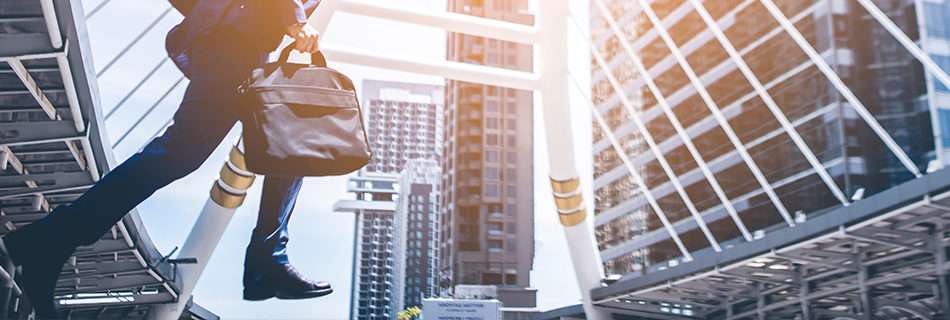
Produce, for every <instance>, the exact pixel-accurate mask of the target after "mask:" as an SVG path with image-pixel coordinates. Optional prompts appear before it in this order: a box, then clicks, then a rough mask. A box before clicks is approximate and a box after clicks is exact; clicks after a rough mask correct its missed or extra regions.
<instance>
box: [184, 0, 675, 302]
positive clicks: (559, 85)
mask: <svg viewBox="0 0 950 320" xmlns="http://www.w3.org/2000/svg"><path fill="white" fill-rule="evenodd" d="M338 10H342V11H346V12H348V13H351V14H357V15H362V16H368V17H374V18H382V19H389V20H395V21H398V22H402V23H410V24H416V25H422V26H429V27H435V28H440V29H443V30H446V31H449V32H459V33H465V34H471V35H475V36H482V37H488V38H495V39H501V40H508V41H513V42H518V43H523V44H531V45H534V46H535V50H534V52H535V59H534V61H535V63H536V66H535V72H534V73H532V72H522V71H514V70H509V69H503V68H496V67H487V66H479V65H472V64H465V63H460V62H453V61H445V60H441V61H420V60H419V59H417V58H414V57H396V56H391V55H381V54H377V53H374V52H368V51H365V50H358V49H353V48H342V47H336V46H333V45H326V44H322V45H321V47H322V48H321V49H322V51H324V53H325V54H326V55H327V57H328V58H329V59H330V60H334V62H340V63H350V64H357V65H363V66H369V67H377V68H385V69H390V70H398V71H405V72H411V73H416V74H425V75H432V76H439V77H444V78H447V79H451V80H459V81H468V82H473V83H480V84H485V85H492V86H502V87H509V88H514V89H522V90H531V91H538V92H539V93H540V97H541V99H542V101H543V103H544V108H543V110H544V111H543V114H544V120H545V121H544V122H545V123H544V124H545V127H546V131H547V134H546V137H547V141H548V143H547V145H548V148H549V152H548V153H549V155H550V158H549V161H550V165H551V174H550V177H551V179H552V180H555V181H568V180H573V179H577V178H578V173H577V170H576V167H575V165H576V163H575V161H574V145H573V138H574V137H573V132H572V129H571V121H570V120H571V115H570V114H571V113H570V106H569V101H570V99H569V98H570V96H569V90H568V89H569V87H568V76H569V72H568V64H567V62H568V51H569V50H568V49H569V47H568V43H567V42H568V41H567V39H566V37H565V34H566V32H567V31H568V30H567V29H568V28H567V23H568V18H569V16H570V15H569V7H568V0H552V1H541V2H539V6H538V11H539V13H540V19H538V23H537V26H524V25H519V24H514V23H507V22H500V21H497V20H493V19H486V18H478V17H472V16H467V15H462V14H454V13H447V12H432V11H420V10H407V9H403V8H399V7H396V6H393V5H389V4H385V3H384V2H375V3H370V2H360V1H353V0H324V1H323V2H322V3H321V5H320V9H319V10H317V12H316V13H315V14H314V15H313V16H311V17H310V20H309V23H310V24H311V25H313V26H314V27H316V28H317V30H319V31H320V32H326V30H327V27H328V25H329V22H330V20H331V19H332V16H333V14H334V13H335V12H336V11H338ZM644 190H646V189H645V188H644ZM227 220H229V219H218V220H216V221H208V223H207V224H208V225H203V224H202V223H199V224H198V225H196V226H195V228H201V229H209V228H210V229H216V228H220V229H222V230H223V226H226V225H227ZM591 222H592V219H591V217H590V216H589V215H587V214H586V212H585V213H584V220H583V221H582V223H579V224H576V225H571V226H567V225H565V226H564V232H565V235H566V238H567V240H568V249H569V251H570V252H569V254H570V257H571V261H572V264H573V266H574V271H575V275H576V277H577V281H578V284H579V287H580V289H581V297H582V303H583V305H584V309H585V314H586V315H587V318H588V319H592V320H601V319H607V318H608V317H609V315H608V314H606V313H605V312H603V311H602V310H598V309H595V308H594V307H593V303H592V301H591V297H590V291H591V290H592V289H594V288H597V287H599V286H601V280H602V279H603V277H604V276H603V269H602V265H601V261H600V255H599V254H598V251H597V244H596V239H595V237H594V232H593V226H592V223H591ZM667 224H668V223H667ZM196 230H197V229H196ZM673 236H674V237H676V235H675V233H674V234H673ZM679 246H680V248H681V250H682V251H683V252H684V255H685V257H686V258H687V259H690V260H691V259H692V258H691V256H690V255H689V252H687V251H686V250H685V247H684V246H683V244H682V243H679ZM210 250H213V248H212V249H210ZM183 251H184V250H183ZM210 254H211V252H210V251H209V252H202V253H201V255H202V256H209V255H210ZM199 273H200V271H199ZM191 276H194V277H197V276H196V275H194V274H192V275H191ZM196 280H197V279H193V280H192V281H196ZM185 290H188V291H190V290H189V289H188V288H185ZM187 294H190V292H186V291H183V292H182V294H181V296H182V297H185V296H187Z"/></svg>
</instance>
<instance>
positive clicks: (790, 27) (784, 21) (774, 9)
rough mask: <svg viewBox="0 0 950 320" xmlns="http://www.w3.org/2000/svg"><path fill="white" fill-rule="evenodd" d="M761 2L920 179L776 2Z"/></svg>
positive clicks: (908, 158)
mask: <svg viewBox="0 0 950 320" xmlns="http://www.w3.org/2000/svg"><path fill="white" fill-rule="evenodd" d="M760 2H761V3H762V5H763V6H765V9H766V10H768V11H769V14H771V15H772V17H773V18H775V20H776V21H778V23H779V24H780V25H781V26H782V29H784V30H785V33H786V34H788V35H789V36H790V37H791V38H792V40H794V41H795V44H797V45H798V47H799V48H801V49H802V51H804V52H805V54H806V55H808V57H809V58H810V59H811V60H812V61H813V62H814V63H815V66H816V67H818V69H819V70H820V71H821V73H823V74H824V75H825V77H826V78H828V81H831V84H832V85H834V86H835V88H836V89H837V90H838V93H840V94H841V95H842V96H844V98H845V100H847V101H848V103H849V104H850V105H851V107H852V108H854V110H855V111H856V112H857V113H858V115H859V116H861V118H862V119H864V122H865V123H867V125H868V126H869V127H871V130H873V131H874V133H875V134H877V136H878V138H880V139H881V141H883V142H884V144H885V145H887V148H888V149H890V150H891V152H892V153H893V154H894V156H896V157H897V159H898V160H900V162H901V163H902V164H903V165H904V167H905V168H906V169H907V170H908V171H910V172H911V173H912V174H913V175H914V176H916V177H920V176H921V173H920V169H919V168H917V165H916V164H914V161H912V160H911V159H910V157H908V156H907V153H905V152H904V150H903V149H901V147H900V146H899V145H897V142H895V141H894V138H893V137H891V135H890V134H889V133H887V130H884V127H882V126H881V124H880V123H879V122H878V121H877V119H875V118H874V115H873V114H871V112H870V111H868V109H867V107H865V106H864V103H862V102H861V100H860V99H858V97H857V96H855V95H854V92H852V91H851V89H850V88H848V86H847V85H846V84H845V83H844V81H841V78H840V77H838V74H837V73H835V71H834V70H833V69H831V66H829V65H828V63H827V62H826V61H825V60H824V59H823V58H822V57H821V54H819V53H818V51H816V50H815V48H814V47H812V46H811V43H809V42H808V40H807V39H805V36H803V35H802V33H801V32H800V31H799V30H798V29H797V28H796V27H795V25H794V24H792V22H791V21H789V20H788V17H786V16H785V14H784V13H782V10H781V9H779V7H778V6H776V5H775V3H774V2H772V0H760Z"/></svg>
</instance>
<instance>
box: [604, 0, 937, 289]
mask: <svg viewBox="0 0 950 320" xmlns="http://www.w3.org/2000/svg"><path fill="white" fill-rule="evenodd" d="M605 2H606V3H607V4H608V6H609V7H610V11H611V14H612V16H613V18H614V19H616V20H617V22H618V24H619V25H620V27H621V29H622V30H623V31H624V37H625V38H626V39H625V40H627V41H629V43H631V44H632V46H633V48H634V50H635V53H636V58H637V59H639V60H640V61H642V63H643V64H644V65H645V67H646V69H647V70H648V73H649V77H650V78H651V79H653V80H654V81H655V83H656V85H657V87H658V88H659V91H660V93H661V94H662V96H663V98H665V100H666V101H667V102H669V105H670V107H671V109H672V112H673V114H674V115H675V120H676V121H679V122H680V123H681V124H682V126H683V127H684V128H685V131H686V133H687V135H688V137H689V139H690V140H691V142H692V143H693V144H694V145H695V146H696V149H697V150H698V152H699V155H700V157H701V160H702V161H703V162H705V163H706V164H708V168H709V170H710V171H711V172H712V178H713V179H710V178H709V177H707V176H706V175H704V174H703V172H702V170H701V168H700V165H699V161H697V160H696V159H694V158H693V156H692V155H691V153H690V152H689V150H688V148H687V147H686V145H685V142H684V140H682V139H681V138H680V137H679V136H678V135H677V132H676V131H675V130H674V125H673V119H671V118H670V117H668V116H667V115H666V114H665V113H664V112H663V111H662V109H661V107H660V106H659V104H658V99H657V98H656V97H655V96H654V95H653V93H652V92H651V91H650V90H648V87H647V86H646V84H645V81H644V80H645V77H643V76H642V75H641V74H639V73H638V72H637V71H636V68H635V67H634V62H633V60H631V57H630V55H628V54H627V53H626V51H625V50H624V49H623V47H622V45H621V43H620V39H618V38H617V37H615V36H614V34H613V32H612V31H611V29H610V27H609V26H608V24H607V23H606V20H605V19H604V17H603V16H602V15H600V11H599V10H598V9H597V8H596V7H595V6H593V5H592V7H591V35H592V37H591V38H592V42H593V45H594V46H595V47H596V49H597V50H599V51H598V52H599V53H600V54H601V55H603V56H604V57H605V60H606V63H607V66H608V70H607V71H606V72H610V74H612V75H613V76H614V77H616V78H617V79H618V81H619V82H620V83H621V85H622V89H623V90H622V91H623V92H620V93H619V94H625V95H626V96H627V97H628V98H629V99H630V101H631V102H632V108H630V109H632V111H633V112H630V111H631V110H627V109H628V108H626V107H625V106H623V105H622V103H621V100H620V99H619V97H618V95H617V94H618V92H617V91H615V90H614V88H613V87H612V85H611V84H610V83H609V81H608V80H607V78H606V77H605V75H606V73H605V71H604V70H603V69H602V68H601V67H600V64H598V63H596V62H592V70H593V71H592V80H593V84H592V85H593V88H592V91H593V94H594V97H593V100H594V103H595V107H596V109H597V112H599V113H600V114H602V115H603V116H604V118H605V120H606V122H607V125H608V126H609V129H610V130H611V131H612V132H613V133H614V135H615V136H616V137H617V138H618V139H619V140H620V143H621V144H622V148H624V152H625V153H626V154H627V156H629V158H630V159H631V162H632V166H633V169H634V170H636V172H637V173H639V174H640V175H641V176H643V178H644V179H645V180H646V184H647V187H648V189H649V193H650V194H652V195H653V196H655V198H656V199H657V201H658V204H659V207H660V209H661V211H662V212H656V211H655V210H654V209H653V208H651V206H649V205H648V202H647V199H646V198H645V192H646V191H647V190H640V189H639V188H638V187H637V185H636V184H635V180H634V179H633V177H632V175H631V174H630V173H629V172H628V169H627V168H626V167H625V165H624V164H623V163H622V162H621V159H620V158H619V157H618V156H617V154H616V153H615V151H614V149H613V148H612V146H611V144H610V142H609V141H608V139H607V138H606V136H605V135H604V131H603V130H602V129H601V128H600V127H599V125H598V124H597V123H594V136H593V140H594V143H595V144H594V148H593V156H594V192H595V205H596V208H595V228H596V238H597V242H598V246H599V249H600V251H601V256H602V257H603V261H604V267H605V270H606V271H607V272H608V273H611V274H629V273H641V274H644V273H649V272H650V270H656V269H664V268H669V267H672V266H675V265H677V264H680V263H682V262H684V259H683V257H682V255H681V252H680V250H678V248H677V246H676V244H675V241H674V239H672V238H671V236H670V235H669V233H668V232H667V231H666V230H664V227H663V224H662V222H661V221H660V220H659V219H658V214H665V215H666V216H667V217H668V218H669V221H670V223H671V224H672V226H671V227H672V228H674V229H675V230H676V231H677V233H678V234H679V237H680V238H681V239H682V242H683V244H684V245H685V247H686V249H687V250H688V251H690V252H693V251H697V250H701V249H704V248H709V247H710V245H711V244H710V241H709V240H708V239H707V236H705V235H704V233H703V232H702V230H701V228H700V226H699V223H697V221H696V219H694V218H693V216H692V214H691V212H690V211H691V210H692V209H691V208H690V206H692V207H694V208H695V211H696V212H697V213H698V214H699V216H700V217H702V220H703V221H705V223H706V224H707V225H708V229H709V230H710V231H711V232H710V233H711V235H712V236H713V237H714V238H715V240H716V241H717V242H719V243H720V244H721V245H722V246H723V247H728V246H729V245H730V243H734V242H736V241H743V240H742V231H741V230H740V227H739V226H738V225H737V223H736V219H735V218H731V217H730V215H729V212H728V210H727V208H726V204H724V203H723V201H720V198H719V197H717V195H716V192H715V190H714V186H713V183H717V184H718V185H720V186H721V188H722V191H723V192H724V194H725V196H726V198H728V199H729V203H731V205H732V206H733V207H734V209H735V212H736V213H737V216H738V218H739V220H741V222H742V223H743V224H744V226H745V227H746V228H747V229H748V230H749V232H750V233H751V234H752V236H753V237H760V236H761V235H762V234H764V233H767V232H769V231H770V230H773V229H775V228H780V227H782V226H784V225H786V221H787V220H786V219H783V216H782V214H781V210H780V209H779V207H778V206H783V207H784V208H785V210H784V211H785V212H787V213H788V216H789V217H791V218H792V219H794V220H798V221H800V220H803V219H808V218H809V217H811V216H813V215H815V214H819V213H822V212H825V211H827V210H828V209H830V208H835V207H838V206H841V201H840V200H839V198H837V197H835V195H834V194H833V192H831V191H830V190H831V189H830V188H829V186H828V185H827V184H826V182H825V181H823V180H822V179H821V177H820V176H819V175H818V173H817V171H816V170H815V168H814V167H813V166H812V165H810V163H809V161H807V159H806V158H805V156H803V150H802V149H800V148H798V147H797V146H796V145H795V143H794V142H793V140H792V138H791V136H790V134H789V132H787V131H786V130H784V129H783V127H782V126H781V125H780V122H779V120H778V119H779V118H777V117H776V116H775V115H774V114H773V113H772V112H771V111H770V110H769V108H767V105H766V103H765V101H764V100H763V99H762V98H761V97H760V95H759V94H757V92H756V91H755V90H754V88H753V86H752V85H751V84H750V82H749V81H748V80H747V79H746V78H745V77H744V75H743V74H742V73H741V72H740V70H739V69H738V68H737V63H736V62H735V61H734V60H733V59H731V58H730V56H729V55H728V54H727V52H726V51H725V50H724V48H723V46H722V45H721V44H720V42H719V41H718V40H717V39H716V37H714V35H713V34H712V32H711V31H710V29H709V27H708V26H707V25H706V23H705V22H704V21H703V20H702V19H701V17H700V16H699V14H698V13H697V12H696V10H695V9H694V8H693V7H692V6H691V5H690V3H689V2H687V1H683V0H672V1H652V2H651V1H647V2H650V3H651V5H650V7H651V8H652V9H653V10H654V11H655V12H656V15H657V16H658V18H659V19H660V20H661V21H662V25H663V28H664V29H665V30H668V32H669V34H670V37H671V39H672V41H673V42H674V43H675V45H676V47H677V48H679V50H681V51H682V52H683V54H684V55H685V57H686V60H687V62H688V68H690V69H692V70H693V71H695V74H697V75H698V77H699V79H700V80H701V82H702V85H703V87H704V88H705V89H706V90H708V92H709V95H710V96H711V100H712V101H713V102H714V104H713V105H714V106H715V107H716V108H718V109H719V111H720V112H721V113H722V114H723V115H724V116H725V118H726V119H727V124H728V125H729V126H730V127H731V128H732V129H733V130H734V132H735V133H736V135H737V137H738V139H739V140H740V141H741V146H742V147H744V148H746V149H747V150H748V153H749V154H750V155H751V161H744V159H743V158H742V157H741V154H740V153H739V151H738V149H737V148H736V147H735V146H734V145H733V143H732V142H731V141H730V139H729V138H728V135H727V132H725V131H724V129H723V127H722V124H720V123H719V122H718V121H717V119H716V118H715V117H714V115H713V114H712V112H711V111H710V110H709V108H711V107H710V106H709V105H708V104H706V103H705V102H704V100H703V99H702V97H701V96H700V95H699V92H698V91H697V90H696V88H695V87H694V86H692V84H691V82H690V80H689V77H688V75H687V74H686V72H685V71H684V70H686V69H684V67H682V66H681V65H680V64H679V63H678V62H677V60H676V59H675V57H674V55H673V54H672V52H671V50H670V49H669V47H668V46H667V44H666V43H665V42H664V41H663V39H662V38H661V35H660V32H659V30H658V28H656V26H654V25H653V24H652V23H651V20H650V19H649V17H648V16H647V13H646V12H645V10H643V8H641V7H639V6H638V5H637V1H627V0H605ZM775 2H776V5H777V6H778V7H779V8H780V9H781V11H782V12H783V13H784V14H785V15H786V16H787V17H788V18H789V19H790V20H791V21H792V22H793V23H794V25H795V26H796V27H797V28H798V29H799V30H801V32H802V33H803V35H804V36H805V38H806V39H807V40H808V41H809V42H810V43H811V44H812V46H814V47H815V48H816V49H817V51H818V52H819V53H821V54H822V56H823V57H824V60H825V61H826V62H827V63H828V64H830V66H831V67H832V68H833V69H834V71H835V72H836V73H837V74H838V75H839V76H840V77H841V78H842V80H843V81H844V82H845V83H846V84H847V86H848V87H849V88H850V89H851V90H852V91H853V92H854V93H855V94H856V95H857V96H858V98H859V99H860V100H861V101H862V102H863V103H864V104H865V105H866V106H867V108H868V109H869V111H870V112H871V113H872V114H873V115H874V116H875V117H876V118H877V120H878V122H880V123H881V125H882V126H883V127H884V128H885V129H886V131H887V132H888V133H889V134H890V135H891V136H892V137H893V138H894V139H895V141H896V142H897V144H898V145H900V146H902V148H903V150H904V151H905V152H906V153H907V154H908V156H909V157H910V158H911V160H912V161H913V162H914V164H915V165H916V166H917V167H919V168H920V169H921V170H926V168H927V167H928V165H929V164H930V163H931V161H932V160H935V159H937V158H938V154H937V152H934V150H935V149H936V146H935V141H936V142H937V143H938V144H939V142H940V141H939V140H938V139H935V137H937V136H939V133H940V132H941V130H940V129H939V128H937V130H934V129H935V127H942V128H946V127H947V125H946V123H950V122H948V121H950V114H948V113H947V111H944V110H943V108H946V107H948V106H950V104H948V103H947V97H946V92H947V89H946V88H943V87H942V86H940V85H939V84H936V82H934V81H930V80H928V77H927V75H926V73H925V72H924V70H923V68H922V67H921V65H920V63H918V62H917V61H916V60H915V59H914V58H913V57H912V56H911V55H910V54H909V53H908V52H907V51H906V50H905V49H904V48H903V47H902V46H901V45H900V44H899V43H898V42H897V41H896V40H895V39H893V38H892V37H891V35H890V34H888V33H887V31H886V30H885V29H884V28H883V27H881V26H880V24H879V23H877V22H876V21H875V20H874V19H873V18H872V17H871V16H869V15H868V14H867V12H866V11H865V10H864V9H863V8H862V7H861V6H860V5H858V4H857V3H856V2H854V1H843V0H816V1H791V0H784V1H775ZM874 2H875V3H877V5H878V6H879V7H881V9H882V10H884V11H885V12H886V13H887V14H888V15H889V16H890V17H891V19H892V20H894V21H895V23H896V24H897V25H899V26H900V27H901V28H902V29H903V31H904V32H905V33H907V34H908V35H910V36H911V37H916V38H918V39H919V40H920V42H921V43H923V47H924V48H925V49H926V50H927V51H928V52H929V53H931V54H932V55H933V56H934V58H935V60H937V61H938V63H942V64H945V62H947V61H948V60H947V59H948V57H950V46H948V42H946V40H944V39H945V38H946V37H947V31H946V30H948V29H947V28H948V27H947V25H946V24H945V23H943V22H944V21H946V20H945V19H947V18H948V16H950V11H948V9H947V6H948V4H942V3H940V2H931V1H913V0H895V1H874ZM704 6H705V8H706V9H707V10H708V11H709V13H710V14H711V15H712V17H713V18H714V19H715V20H716V21H717V24H718V28H720V29H721V30H723V32H724V33H725V35H726V37H727V38H728V39H729V40H730V42H731V43H732V44H733V45H734V46H735V48H736V49H737V50H738V51H739V53H740V54H741V56H742V58H743V60H744V61H745V62H746V63H748V66H749V67H750V69H751V70H752V71H753V73H754V74H755V75H756V76H757V77H758V78H759V80H761V83H762V84H763V85H764V86H765V89H766V91H767V93H768V95H769V96H771V98H772V99H774V101H775V103H776V104H777V106H778V108H779V109H780V111H781V114H782V115H783V116H784V117H787V119H788V121H789V122H790V123H791V125H792V126H793V127H794V128H795V132H796V133H797V134H800V136H801V137H802V139H803V140H804V142H805V144H806V145H807V146H808V149H810V151H811V152H813V153H814V155H815V157H816V158H817V160H818V162H819V163H820V164H821V167H823V168H824V170H826V171H827V172H828V174H829V175H830V177H831V178H832V180H833V184H834V185H835V186H836V187H837V188H840V190H841V191H842V193H843V194H844V196H845V197H847V198H852V197H854V198H858V197H861V196H867V195H871V194H875V193H877V192H880V191H883V190H885V189H887V188H888V187H891V186H894V185H896V184H899V183H901V182H905V181H908V180H910V179H911V178H913V175H912V174H911V173H910V172H909V171H908V170H906V169H905V167H904V166H903V165H902V164H901V162H900V161H898V159H897V158H896V157H895V156H894V155H893V154H892V153H891V152H890V151H889V150H888V149H887V148H886V147H885V145H884V144H883V143H882V142H881V140H880V139H879V138H878V137H877V136H876V135H875V134H874V132H873V131H872V130H871V129H870V127H869V126H868V125H867V124H866V123H865V122H864V121H863V120H862V119H861V118H860V117H859V116H858V114H857V113H856V112H855V109H854V108H853V106H851V105H849V103H848V102H847V101H846V99H845V98H844V97H843V96H842V95H841V94H840V93H839V91H838V90H836V88H835V87H834V86H833V85H832V83H831V82H829V80H828V79H827V78H826V77H825V76H824V75H823V74H822V73H821V72H820V71H819V69H818V68H817V67H816V66H815V63H814V62H813V61H812V60H810V59H809V58H808V56H806V54H805V53H804V52H803V51H802V50H801V49H800V48H799V47H798V46H797V45H796V44H795V42H794V41H793V40H792V38H790V36H789V35H788V34H787V33H785V32H784V31H783V29H782V28H781V27H780V26H779V23H778V22H777V21H776V20H775V19H774V18H773V17H772V16H771V15H770V14H769V12H768V11H767V10H766V8H765V7H764V6H763V5H762V4H761V3H760V2H759V1H751V0H730V1H705V2H704ZM921 23H923V25H921ZM933 110H940V111H938V112H937V113H936V114H935V113H934V112H933ZM633 117H639V119H640V120H642V121H643V122H644V123H645V127H646V128H645V129H646V130H648V132H649V134H650V135H651V137H652V138H653V139H654V140H655V141H656V144H657V146H658V148H659V149H660V151H661V152H660V156H662V157H663V158H664V159H665V160H666V161H667V162H668V163H669V167H670V171H671V172H672V173H673V178H674V179H677V180H678V181H679V182H680V183H681V185H682V187H683V191H684V192H682V193H683V194H685V196H684V195H683V194H681V193H680V192H677V188H676V186H675V185H674V184H673V183H672V180H671V177H670V176H669V175H668V174H667V172H666V170H664V168H663V165H662V164H661V163H660V161H659V159H658V158H657V155H656V154H654V153H653V152H652V151H651V148H649V146H648V144H647V142H646V138H647V137H645V136H644V135H643V134H642V133H641V132H640V131H639V128H638V127H637V126H635V125H634V121H633ZM943 130H946V129H943ZM942 136H943V137H944V139H946V137H947V135H946V134H943V135H942ZM750 162H751V165H750ZM752 166H755V167H756V168H758V169H759V170H761V173H762V175H763V176H764V177H765V179H766V180H767V182H768V185H767V187H768V188H771V189H773V190H774V192H775V194H776V195H777V199H775V198H771V197H769V195H768V194H767V193H766V190H765V188H764V187H763V185H762V184H760V183H758V182H757V179H756V178H755V176H754V173H753V172H752V171H751V170H753V169H750V167H752ZM687 201H688V202H689V203H687Z"/></svg>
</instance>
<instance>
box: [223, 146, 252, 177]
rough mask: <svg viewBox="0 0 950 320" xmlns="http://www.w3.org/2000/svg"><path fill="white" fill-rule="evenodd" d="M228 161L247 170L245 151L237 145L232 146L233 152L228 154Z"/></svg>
mask: <svg viewBox="0 0 950 320" xmlns="http://www.w3.org/2000/svg"><path fill="white" fill-rule="evenodd" d="M228 161H230V162H231V163H232V164H234V166H235V167H237V168H238V169H241V170H244V171H250V170H247V162H245V161H244V153H243V152H241V150H239V149H238V147H237V146H234V147H233V148H231V153H230V154H229V155H228Z"/></svg>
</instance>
